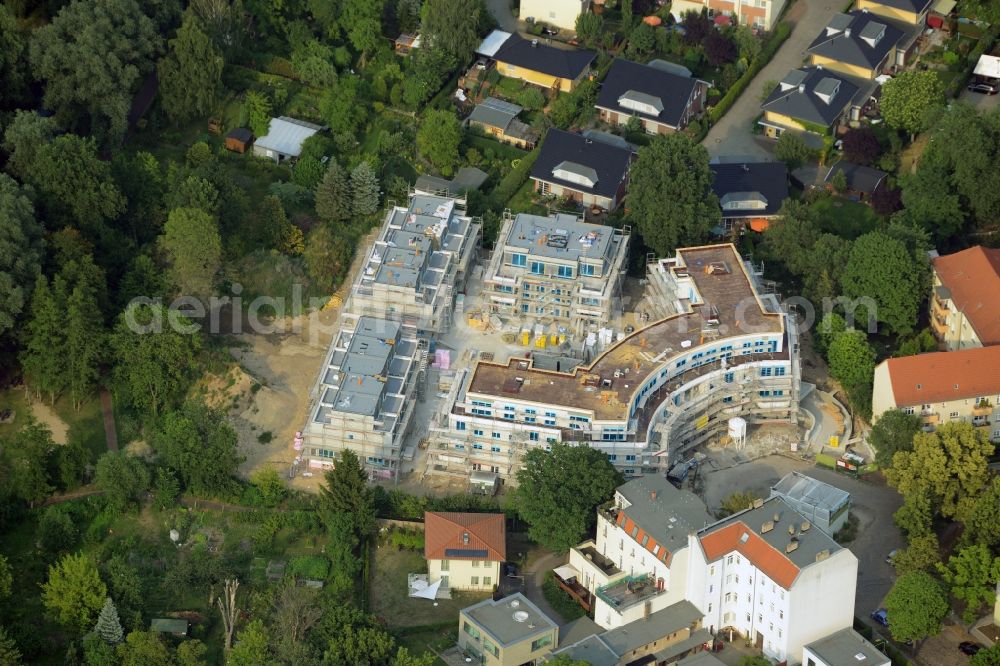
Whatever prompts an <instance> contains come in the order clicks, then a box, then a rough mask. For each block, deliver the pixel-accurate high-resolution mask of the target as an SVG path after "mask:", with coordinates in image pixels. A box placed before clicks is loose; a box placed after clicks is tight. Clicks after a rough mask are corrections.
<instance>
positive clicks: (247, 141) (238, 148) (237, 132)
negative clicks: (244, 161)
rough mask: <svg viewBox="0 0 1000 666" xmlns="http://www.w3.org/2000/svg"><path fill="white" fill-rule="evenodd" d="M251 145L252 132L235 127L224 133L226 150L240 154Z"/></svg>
mask: <svg viewBox="0 0 1000 666" xmlns="http://www.w3.org/2000/svg"><path fill="white" fill-rule="evenodd" d="M252 147H253V132H251V131H250V130H248V129H247V128H245V127H237V128H236V129H234V130H232V131H231V132H229V134H227V135H226V150H228V151H231V152H234V153H240V154H241V155H242V154H243V153H245V152H247V151H248V150H250V149H251V148H252Z"/></svg>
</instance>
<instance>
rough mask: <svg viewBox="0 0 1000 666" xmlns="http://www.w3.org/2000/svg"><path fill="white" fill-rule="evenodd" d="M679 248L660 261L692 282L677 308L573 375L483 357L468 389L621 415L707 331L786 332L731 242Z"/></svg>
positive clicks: (715, 335)
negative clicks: (642, 387) (648, 382)
mask: <svg viewBox="0 0 1000 666" xmlns="http://www.w3.org/2000/svg"><path fill="white" fill-rule="evenodd" d="M677 254H678V259H677V260H676V262H674V260H663V261H664V262H666V263H669V265H670V271H671V273H672V274H673V276H674V277H675V278H676V279H678V280H680V281H682V282H687V281H688V280H690V283H691V288H690V291H689V292H688V293H684V294H678V299H679V300H680V303H679V304H680V305H681V307H680V308H679V310H680V314H674V315H671V316H669V317H667V318H665V319H662V320H660V321H658V322H655V323H653V324H651V325H650V326H647V327H646V328H643V329H640V330H638V331H636V332H634V333H632V334H631V335H629V336H628V337H626V338H625V339H624V340H622V341H621V342H620V343H618V344H617V345H615V346H613V347H611V348H610V349H608V350H607V351H605V352H604V353H603V354H601V355H600V356H598V357H597V358H596V359H595V360H594V361H593V363H591V364H590V365H589V366H581V367H579V368H577V369H575V370H574V371H573V372H571V373H565V372H554V371H547V370H540V369H537V368H534V367H533V366H532V362H531V361H530V360H528V359H518V358H511V359H509V360H508V362H507V363H506V364H501V363H489V362H483V361H480V362H479V363H478V364H477V365H476V369H475V372H474V374H473V377H472V380H471V381H470V383H469V389H468V391H469V392H471V393H480V394H485V395H492V396H498V397H501V396H505V395H508V396H511V397H516V398H517V399H518V400H524V401H530V402H537V403H540V404H558V405H564V406H567V407H571V408H576V409H587V410H592V411H593V412H594V415H595V417H596V418H597V419H599V420H614V419H618V420H625V419H627V418H628V416H629V412H628V405H629V404H630V403H631V400H632V396H633V394H634V392H635V391H636V390H637V389H638V388H639V386H640V385H641V384H642V383H643V381H645V380H646V379H647V378H648V377H649V376H650V375H651V374H653V372H654V371H656V370H657V369H659V368H661V367H662V366H663V365H664V364H665V363H668V362H669V361H670V359H671V358H672V357H674V356H676V355H678V354H680V353H681V352H682V351H684V352H686V351H690V350H691V349H693V348H694V347H697V346H699V345H701V344H703V343H705V342H708V341H709V340H707V339H706V337H705V335H706V331H709V332H711V334H712V337H711V341H712V342H716V343H717V342H718V341H719V340H721V339H724V338H727V337H733V336H738V335H747V334H753V333H763V332H772V333H780V332H783V331H784V320H783V316H782V315H781V314H780V313H772V312H768V311H767V310H766V309H765V307H764V305H763V304H762V303H761V301H760V298H759V297H758V294H757V292H756V290H755V289H754V286H753V284H752V282H751V280H750V276H749V275H748V274H747V272H746V268H745V267H744V265H743V261H742V259H741V258H740V256H739V254H738V253H737V252H736V248H735V247H734V246H733V245H731V244H727V245H712V246H706V247H698V248H690V249H684V250H678V252H677ZM671 262H673V263H671ZM616 375H617V376H616Z"/></svg>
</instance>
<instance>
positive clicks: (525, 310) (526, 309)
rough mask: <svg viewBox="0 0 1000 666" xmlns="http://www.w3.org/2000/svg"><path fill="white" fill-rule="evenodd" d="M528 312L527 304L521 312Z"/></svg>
mask: <svg viewBox="0 0 1000 666" xmlns="http://www.w3.org/2000/svg"><path fill="white" fill-rule="evenodd" d="M527 311H528V304H527V303H525V304H524V305H522V306H521V312H527Z"/></svg>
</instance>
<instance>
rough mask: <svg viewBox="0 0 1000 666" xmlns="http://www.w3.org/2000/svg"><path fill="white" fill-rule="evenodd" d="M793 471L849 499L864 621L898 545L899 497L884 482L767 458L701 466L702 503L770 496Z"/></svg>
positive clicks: (858, 608)
mask: <svg viewBox="0 0 1000 666" xmlns="http://www.w3.org/2000/svg"><path fill="white" fill-rule="evenodd" d="M793 470H794V471H799V472H802V473H804V474H806V475H808V476H811V477H813V478H815V479H818V480H819V481H823V482H824V483H829V484H830V485H832V486H836V487H837V488H840V489H841V490H846V491H847V492H849V493H850V494H851V503H852V506H851V512H852V513H853V514H854V515H855V516H857V517H858V520H859V525H858V535H857V537H856V538H855V540H854V541H853V542H851V543H850V544H848V547H849V548H850V549H851V551H852V552H853V553H854V555H855V556H856V557H857V558H858V590H857V595H856V597H855V602H854V610H855V614H856V615H857V616H858V617H861V618H867V617H868V614H869V613H871V612H872V611H873V610H874V609H876V608H878V606H879V605H880V604H881V603H882V599H883V598H884V597H885V595H886V594H887V593H888V592H889V588H891V587H892V583H893V580H895V572H894V571H893V569H892V567H891V566H889V565H888V564H886V562H885V558H886V555H887V554H888V553H889V551H891V550H893V549H894V548H902V547H903V546H904V542H903V537H902V535H901V534H900V532H899V529H898V528H897V527H896V524H895V523H894V522H893V520H892V514H893V513H895V512H896V510H897V509H898V508H899V507H900V505H902V503H903V499H902V497H900V495H899V494H898V493H897V492H896V491H895V490H893V489H892V488H889V487H888V486H886V485H885V484H884V483H876V482H874V481H859V480H857V479H853V478H851V477H848V476H844V475H842V474H838V473H836V472H833V471H831V470H827V469H824V468H821V467H816V466H815V465H813V464H812V463H810V462H808V461H805V460H797V459H793V458H790V457H786V456H768V457H766V458H761V459H759V460H756V461H754V462H750V463H745V464H742V465H737V466H735V467H730V468H728V469H722V470H714V471H713V470H711V469H710V466H703V467H702V478H703V480H704V490H703V493H704V494H703V499H704V500H705V503H706V504H708V507H709V510H712V511H714V510H715V509H717V508H718V507H719V505H720V504H721V503H722V500H723V499H725V498H726V497H728V496H729V495H731V494H732V493H734V492H736V491H745V490H752V491H754V492H755V493H757V494H758V495H759V496H760V497H767V496H768V495H769V494H770V488H771V485H772V484H774V483H775V482H776V481H778V479H780V478H781V477H782V476H784V475H785V474H787V473H788V472H791V471H793Z"/></svg>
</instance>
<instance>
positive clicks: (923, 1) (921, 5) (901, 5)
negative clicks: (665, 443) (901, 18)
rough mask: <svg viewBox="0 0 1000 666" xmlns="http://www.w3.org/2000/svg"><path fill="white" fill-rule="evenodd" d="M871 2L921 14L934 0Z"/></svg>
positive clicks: (875, 0)
mask: <svg viewBox="0 0 1000 666" xmlns="http://www.w3.org/2000/svg"><path fill="white" fill-rule="evenodd" d="M872 2H875V3H878V4H880V5H885V6H886V7H893V8H894V9H902V10H904V11H908V12H913V13H914V14H922V13H923V12H924V11H925V10H926V9H927V8H928V7H930V6H931V3H932V2H934V0H872Z"/></svg>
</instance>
